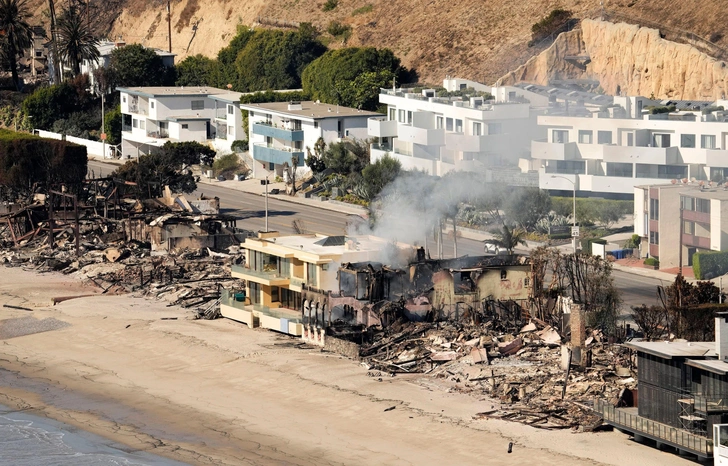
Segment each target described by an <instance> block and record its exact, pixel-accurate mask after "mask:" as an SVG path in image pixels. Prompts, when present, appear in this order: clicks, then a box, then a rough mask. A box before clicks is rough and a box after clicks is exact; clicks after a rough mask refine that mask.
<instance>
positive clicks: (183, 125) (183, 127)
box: [182, 123, 190, 129]
mask: <svg viewBox="0 0 728 466" xmlns="http://www.w3.org/2000/svg"><path fill="white" fill-rule="evenodd" d="M189 127H190V125H188V124H187V123H182V129H188V128H189Z"/></svg>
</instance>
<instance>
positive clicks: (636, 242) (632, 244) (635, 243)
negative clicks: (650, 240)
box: [624, 234, 642, 249]
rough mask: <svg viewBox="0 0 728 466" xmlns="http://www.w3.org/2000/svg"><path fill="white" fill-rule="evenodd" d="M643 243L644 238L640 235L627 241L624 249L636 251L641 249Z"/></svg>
mask: <svg viewBox="0 0 728 466" xmlns="http://www.w3.org/2000/svg"><path fill="white" fill-rule="evenodd" d="M641 242H642V238H641V237H640V235H636V234H635V235H632V237H631V238H630V239H628V240H627V242H626V243H625V244H624V247H625V248H627V249H636V248H638V247H640V243H641Z"/></svg>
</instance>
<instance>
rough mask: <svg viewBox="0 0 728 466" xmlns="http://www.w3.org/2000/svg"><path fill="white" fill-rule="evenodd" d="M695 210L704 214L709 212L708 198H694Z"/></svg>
mask: <svg viewBox="0 0 728 466" xmlns="http://www.w3.org/2000/svg"><path fill="white" fill-rule="evenodd" d="M695 210H697V211H698V212H703V213H706V214H709V213H710V199H695Z"/></svg>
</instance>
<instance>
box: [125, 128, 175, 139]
mask: <svg viewBox="0 0 728 466" xmlns="http://www.w3.org/2000/svg"><path fill="white" fill-rule="evenodd" d="M130 131H131V130H130ZM147 137H148V138H155V139H167V138H169V131H168V130H166V129H160V130H157V131H147Z"/></svg>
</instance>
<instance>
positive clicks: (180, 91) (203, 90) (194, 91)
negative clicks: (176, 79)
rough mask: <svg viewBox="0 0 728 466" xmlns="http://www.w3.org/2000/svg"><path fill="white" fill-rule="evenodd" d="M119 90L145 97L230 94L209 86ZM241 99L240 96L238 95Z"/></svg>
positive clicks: (151, 87)
mask: <svg viewBox="0 0 728 466" xmlns="http://www.w3.org/2000/svg"><path fill="white" fill-rule="evenodd" d="M116 90H117V91H119V92H126V93H127V94H132V95H140V96H144V97H166V96H176V97H187V96H198V95H199V96H204V97H207V96H213V95H221V94H230V91H229V90H227V89H218V88H216V87H209V86H180V87H175V86H148V87H117V88H116ZM238 99H240V97H238Z"/></svg>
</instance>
